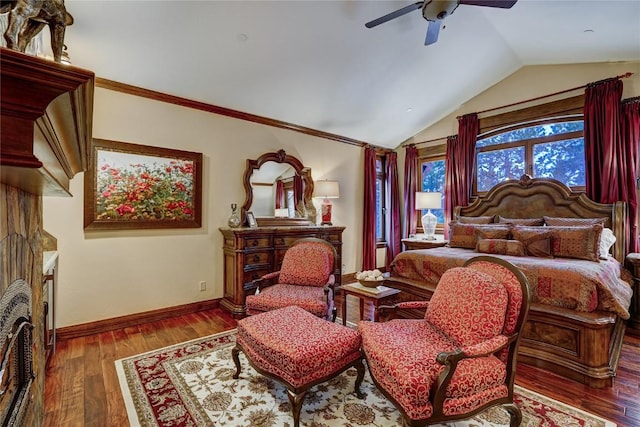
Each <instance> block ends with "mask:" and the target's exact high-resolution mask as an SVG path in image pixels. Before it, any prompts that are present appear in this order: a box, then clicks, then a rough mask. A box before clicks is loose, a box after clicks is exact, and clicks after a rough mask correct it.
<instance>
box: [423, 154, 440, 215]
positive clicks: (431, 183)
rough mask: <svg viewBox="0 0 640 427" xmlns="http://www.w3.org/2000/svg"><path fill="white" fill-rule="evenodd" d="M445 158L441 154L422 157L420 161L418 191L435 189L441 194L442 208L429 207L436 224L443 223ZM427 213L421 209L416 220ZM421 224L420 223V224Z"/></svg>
mask: <svg viewBox="0 0 640 427" xmlns="http://www.w3.org/2000/svg"><path fill="white" fill-rule="evenodd" d="M444 174H445V160H444V158H443V157H442V156H440V157H438V158H429V159H424V160H422V162H421V168H420V177H421V180H420V182H421V190H420V191H428V192H432V191H436V192H440V193H441V194H442V208H441V209H431V213H433V214H434V215H435V216H436V218H437V219H438V226H442V225H443V224H444V197H445V196H444V189H445V175H444ZM425 213H427V211H426V210H424V211H421V212H420V214H419V215H418V216H419V218H418V220H419V221H421V220H422V219H421V218H422V215H424V214H425ZM420 225H421V226H422V224H420Z"/></svg>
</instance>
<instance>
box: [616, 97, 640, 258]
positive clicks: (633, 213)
mask: <svg viewBox="0 0 640 427" xmlns="http://www.w3.org/2000/svg"><path fill="white" fill-rule="evenodd" d="M621 114H622V117H621V122H620V129H621V136H622V141H623V149H624V153H623V155H622V157H623V158H624V160H626V165H625V167H624V168H623V172H624V173H625V174H626V179H625V180H624V181H625V189H626V191H627V194H628V199H627V206H628V207H629V236H630V238H629V239H628V245H627V253H631V252H638V250H639V249H640V244H638V193H637V185H638V184H639V183H640V181H639V179H640V178H639V176H638V175H639V174H640V158H639V157H640V97H637V98H632V99H626V100H624V101H623V102H622V112H621Z"/></svg>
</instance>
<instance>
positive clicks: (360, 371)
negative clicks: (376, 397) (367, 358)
mask: <svg viewBox="0 0 640 427" xmlns="http://www.w3.org/2000/svg"><path fill="white" fill-rule="evenodd" d="M353 366H354V367H355V368H356V371H358V376H357V377H356V385H355V390H354V391H355V393H356V395H357V396H358V398H360V399H364V398H365V397H367V394H366V393H363V392H362V391H361V390H360V385H361V384H362V380H364V364H363V363H362V358H360V359H358V360H357V361H356V362H355V364H354V365H353Z"/></svg>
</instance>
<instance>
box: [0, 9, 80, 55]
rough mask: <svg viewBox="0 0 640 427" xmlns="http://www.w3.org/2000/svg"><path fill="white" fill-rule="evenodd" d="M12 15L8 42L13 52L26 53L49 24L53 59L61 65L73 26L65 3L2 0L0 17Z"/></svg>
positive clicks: (7, 35)
mask: <svg viewBox="0 0 640 427" xmlns="http://www.w3.org/2000/svg"><path fill="white" fill-rule="evenodd" d="M7 12H10V13H9V25H8V26H7V30H6V31H5V32H4V39H5V40H6V42H7V47H8V48H9V49H13V50H17V51H20V52H24V51H25V49H26V48H27V45H28V44H29V42H30V41H31V39H32V38H33V37H35V36H36V34H38V33H39V32H40V30H42V28H43V27H44V26H45V25H49V30H50V31H51V50H52V51H53V59H54V61H56V62H61V58H62V47H63V45H64V32H65V30H66V28H67V25H71V24H73V16H71V14H69V13H68V12H67V9H66V8H65V6H64V0H2V1H1V2H0V14H3V13H7Z"/></svg>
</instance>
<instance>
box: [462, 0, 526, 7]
mask: <svg viewBox="0 0 640 427" xmlns="http://www.w3.org/2000/svg"><path fill="white" fill-rule="evenodd" d="M517 1H518V0H460V1H459V2H458V4H468V5H471V6H487V7H499V8H502V9H510V8H512V7H513V5H514V4H516V2H517Z"/></svg>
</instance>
